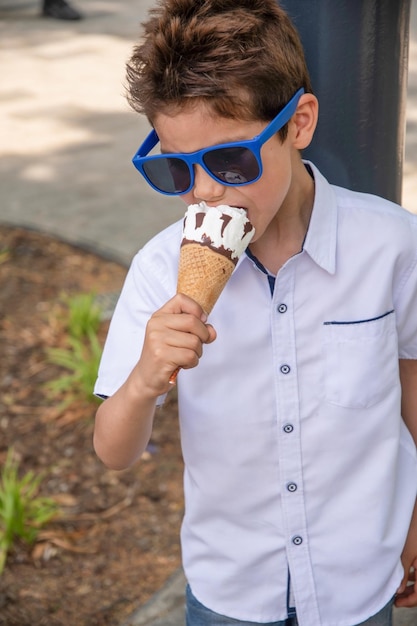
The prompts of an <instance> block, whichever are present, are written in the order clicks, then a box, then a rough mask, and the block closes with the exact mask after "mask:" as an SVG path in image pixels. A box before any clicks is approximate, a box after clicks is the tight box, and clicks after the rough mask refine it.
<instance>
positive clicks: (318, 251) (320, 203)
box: [303, 161, 337, 274]
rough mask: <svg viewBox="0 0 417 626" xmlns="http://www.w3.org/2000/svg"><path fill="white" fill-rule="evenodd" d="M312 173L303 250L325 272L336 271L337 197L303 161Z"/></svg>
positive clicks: (324, 181)
mask: <svg viewBox="0 0 417 626" xmlns="http://www.w3.org/2000/svg"><path fill="white" fill-rule="evenodd" d="M304 163H305V165H306V166H308V167H309V169H310V171H311V172H312V174H313V178H314V182H315V195H314V204H313V210H312V213H311V217H310V224H309V226H308V230H307V234H306V238H305V240H304V245H303V250H305V252H307V254H308V255H309V256H310V257H311V258H312V259H313V261H315V262H316V263H317V265H319V266H320V267H322V268H323V269H324V270H326V272H328V273H329V274H334V273H335V271H336V237H337V198H336V194H335V191H334V189H333V187H332V186H331V185H330V184H329V183H328V181H327V180H326V179H325V178H324V176H323V175H322V174H321V173H320V172H319V170H318V169H317V168H316V167H315V166H314V165H313V164H312V163H310V162H309V161H304Z"/></svg>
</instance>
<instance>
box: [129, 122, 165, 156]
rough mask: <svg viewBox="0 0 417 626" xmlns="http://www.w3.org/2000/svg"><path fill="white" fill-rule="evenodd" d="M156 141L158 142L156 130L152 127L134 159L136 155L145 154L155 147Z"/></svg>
mask: <svg viewBox="0 0 417 626" xmlns="http://www.w3.org/2000/svg"><path fill="white" fill-rule="evenodd" d="M158 142H159V137H158V135H157V133H156V130H155V129H154V128H153V129H152V130H151V132H150V133H149V135H148V136H147V137H146V139H145V141H144V142H143V144H142V145H141V146H140V148H139V150H138V151H137V152H136V154H135V156H134V157H133V158H134V159H135V158H136V157H144V156H147V155H148V154H149V152H150V151H151V150H152V149H153V148H155V146H156V144H157V143H158Z"/></svg>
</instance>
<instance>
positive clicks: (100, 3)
mask: <svg viewBox="0 0 417 626" xmlns="http://www.w3.org/2000/svg"><path fill="white" fill-rule="evenodd" d="M74 2H76V0H74ZM412 3H413V11H412V33H411V34H412V38H411V45H410V70H409V90H408V100H407V140H406V161H405V168H404V185H403V204H404V206H406V208H408V209H410V210H411V211H414V212H417V0H412ZM152 4H153V0H77V6H78V8H79V9H80V10H81V11H82V12H83V13H84V14H85V19H84V20H83V21H81V22H74V23H71V22H69V23H65V22H59V21H55V20H46V19H41V18H40V17H39V16H38V14H39V9H40V0H39V1H36V0H0V67H1V82H0V119H1V132H0V157H1V158H0V188H1V200H0V222H2V223H6V224H12V225H19V226H24V227H28V228H35V229H37V230H41V231H43V232H46V233H49V234H51V235H56V236H58V237H60V238H62V239H64V240H66V241H69V242H70V243H74V244H77V245H81V246H84V247H87V248H90V249H92V250H94V251H95V252H97V253H99V254H102V255H105V256H107V257H110V258H114V259H116V260H117V261H119V262H121V263H123V264H128V263H129V262H130V260H131V258H132V256H133V254H134V253H135V252H136V251H137V250H138V249H139V248H140V247H141V246H142V245H143V244H144V243H145V242H146V241H147V240H148V239H149V238H150V237H151V236H152V235H153V234H155V233H156V232H158V231H159V230H161V229H162V228H163V227H164V226H166V225H168V224H169V223H171V222H172V221H174V220H176V219H178V218H179V217H181V215H182V214H183V205H182V203H181V201H179V200H177V199H167V198H164V197H162V196H159V195H158V194H156V193H154V192H153V191H152V190H151V189H150V188H149V187H148V186H147V185H146V183H144V181H142V178H141V177H140V176H139V175H138V174H137V173H136V171H135V170H134V168H133V166H131V165H130V159H131V157H132V155H133V154H134V152H135V150H136V149H137V146H138V145H139V143H140V141H141V140H142V138H143V137H144V135H145V133H146V132H147V130H148V125H147V122H146V121H145V120H144V119H141V118H140V117H139V116H137V115H136V114H134V113H132V112H131V111H130V110H129V109H128V106H127V104H126V102H125V100H124V96H123V92H124V87H123V82H124V64H125V61H126V59H127V58H128V56H129V54H130V52H131V48H132V43H133V42H134V41H135V39H136V37H137V33H138V24H139V22H140V21H141V20H142V18H143V17H144V15H145V13H146V11H147V9H148V7H149V6H151V5H152ZM183 597H184V578H183V574H182V572H178V573H177V574H176V575H174V576H173V577H172V578H171V579H170V580H169V582H168V583H167V585H166V586H165V587H164V589H162V590H161V591H160V592H159V593H158V594H156V596H155V597H154V598H153V599H152V600H151V601H150V602H149V603H148V604H147V605H145V606H144V607H141V608H139V609H138V610H137V611H136V612H135V614H134V615H132V617H131V619H130V620H129V622H128V624H129V626H133V625H136V626H139V625H141V626H143V625H145V624H146V625H147V626H180V625H182V624H183V623H184V618H183ZM128 624H126V625H125V626H128ZM416 625H417V611H416V610H412V611H407V610H400V611H398V610H397V611H396V612H395V626H416Z"/></svg>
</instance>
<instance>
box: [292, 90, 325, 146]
mask: <svg viewBox="0 0 417 626" xmlns="http://www.w3.org/2000/svg"><path fill="white" fill-rule="evenodd" d="M318 113H319V103H318V100H317V98H316V96H314V95H313V94H312V93H304V94H303V95H302V96H301V98H300V100H299V101H298V106H297V109H296V111H295V113H294V115H293V117H292V120H291V122H292V125H293V128H292V137H293V146H294V148H296V149H297V150H304V148H307V147H308V146H309V145H310V143H311V140H312V139H313V135H314V131H315V130H316V126H317V120H318Z"/></svg>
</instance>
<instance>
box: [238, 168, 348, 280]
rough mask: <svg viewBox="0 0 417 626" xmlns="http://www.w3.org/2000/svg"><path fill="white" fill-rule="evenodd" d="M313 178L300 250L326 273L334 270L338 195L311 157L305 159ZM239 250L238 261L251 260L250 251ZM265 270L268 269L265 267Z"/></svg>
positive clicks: (331, 272) (332, 272)
mask: <svg viewBox="0 0 417 626" xmlns="http://www.w3.org/2000/svg"><path fill="white" fill-rule="evenodd" d="M304 164H305V165H306V167H307V168H308V169H309V170H310V173H311V174H312V176H313V178H314V183H315V194H314V204H313V210H312V212H311V217H310V223H309V226H308V229H307V233H306V236H305V239H304V243H303V250H304V251H305V252H306V253H307V254H308V255H309V256H310V257H311V258H312V259H313V261H314V262H315V263H317V265H319V266H320V267H321V268H323V269H324V270H325V271H326V272H328V273H329V274H334V273H335V271H336V239H337V198H336V194H335V192H334V189H333V187H332V186H331V185H330V184H329V182H328V181H327V180H326V179H325V178H324V176H323V175H322V174H321V173H320V172H319V170H318V169H317V167H316V166H315V165H313V164H312V163H311V162H310V161H304ZM246 252H247V254H242V256H241V257H240V258H239V260H238V262H237V266H239V265H240V264H241V263H242V262H243V260H244V259H246V260H252V262H253V257H252V255H251V254H250V253H249V254H248V252H249V250H247V251H246ZM264 271H265V273H268V272H267V271H266V270H264Z"/></svg>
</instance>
